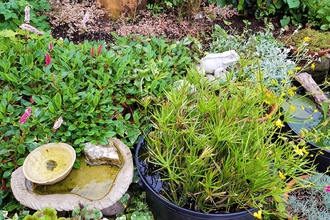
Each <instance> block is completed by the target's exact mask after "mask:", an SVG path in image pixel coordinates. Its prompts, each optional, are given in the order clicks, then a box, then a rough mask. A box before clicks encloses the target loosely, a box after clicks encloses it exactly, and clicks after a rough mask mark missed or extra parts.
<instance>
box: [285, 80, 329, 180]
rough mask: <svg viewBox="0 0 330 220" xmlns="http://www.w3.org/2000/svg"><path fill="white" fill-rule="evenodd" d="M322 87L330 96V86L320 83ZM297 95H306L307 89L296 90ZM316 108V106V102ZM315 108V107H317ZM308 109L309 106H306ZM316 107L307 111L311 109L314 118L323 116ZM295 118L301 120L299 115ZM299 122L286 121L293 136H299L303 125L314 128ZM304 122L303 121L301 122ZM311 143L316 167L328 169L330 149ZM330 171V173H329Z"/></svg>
mask: <svg viewBox="0 0 330 220" xmlns="http://www.w3.org/2000/svg"><path fill="white" fill-rule="evenodd" d="M320 87H321V88H322V90H323V91H325V92H327V94H328V96H329V90H330V88H329V87H325V86H324V85H320ZM296 93H297V95H301V96H304V95H306V91H305V90H304V88H300V89H298V90H297V91H296ZM309 99H310V100H312V98H309ZM315 108H316V104H315ZM315 108H314V109H315ZM306 109H307V107H306ZM314 109H308V110H306V111H309V112H310V114H313V118H316V119H317V118H319V117H323V116H322V113H321V111H320V112H317V113H313V110H314ZM294 119H295V120H297V121H299V117H298V118H297V117H295V118H294ZM313 120H314V119H313ZM297 124H299V123H298V122H287V123H286V129H285V130H286V131H290V132H291V134H292V135H293V136H296V137H297V136H299V133H300V130H301V128H302V127H304V128H306V129H307V130H310V129H312V127H311V126H310V125H309V124H306V125H299V126H297ZM301 124H303V123H301ZM306 142H307V143H308V145H309V151H310V153H311V154H312V155H315V156H316V157H315V158H314V157H313V158H312V160H313V161H314V164H315V165H316V169H317V171H319V172H322V173H324V172H326V171H327V170H328V168H330V151H329V150H326V149H324V147H320V146H319V145H318V144H317V143H314V142H310V141H307V140H306ZM329 147H330V146H329ZM329 174H330V173H328V175H329Z"/></svg>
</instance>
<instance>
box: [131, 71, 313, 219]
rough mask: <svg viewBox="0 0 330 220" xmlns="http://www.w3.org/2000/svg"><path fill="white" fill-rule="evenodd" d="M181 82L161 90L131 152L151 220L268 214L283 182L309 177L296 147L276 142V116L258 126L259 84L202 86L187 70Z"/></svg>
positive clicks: (278, 136) (261, 112)
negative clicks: (161, 99) (148, 125)
mask: <svg viewBox="0 0 330 220" xmlns="http://www.w3.org/2000/svg"><path fill="white" fill-rule="evenodd" d="M186 80H187V81H188V82H189V83H186V84H185V85H186V86H182V87H181V88H177V89H173V90H170V91H168V92H167V99H166V101H164V103H163V104H162V105H161V106H160V108H159V110H158V111H155V112H152V114H153V123H154V127H153V129H152V130H151V131H150V132H149V133H148V134H146V135H145V137H144V139H141V141H140V142H139V145H138V147H137V151H136V158H135V159H136V163H137V169H138V172H139V174H140V176H141V180H142V183H143V184H144V187H145V189H146V190H147V195H148V197H149V206H150V208H151V210H152V211H153V213H154V215H155V217H156V218H157V219H158V218H159V219H169V218H171V219H188V218H189V219H205V218H211V219H212V218H213V219H254V218H255V217H257V218H261V212H263V213H264V214H265V215H273V214H274V213H276V212H277V211H276V207H280V206H281V204H282V202H283V201H282V199H281V196H282V195H283V192H284V188H285V179H286V178H287V177H297V176H299V175H301V174H302V173H305V172H307V173H308V172H310V167H311V166H310V163H311V162H309V161H307V160H303V158H304V157H306V155H302V156H301V155H298V154H297V151H296V149H297V148H299V149H300V148H301V146H295V144H294V143H293V142H286V141H283V140H285V139H284V138H285V134H281V133H279V132H277V128H278V127H281V126H282V124H281V121H280V119H279V117H280V116H279V115H278V114H274V115H273V116H272V117H269V118H268V120H265V121H263V122H262V123H261V122H259V121H258V119H259V118H260V117H261V116H262V115H264V114H265V111H266V109H267V106H265V105H264V103H263V102H260V100H264V99H265V97H264V96H265V93H263V92H259V93H255V91H256V88H258V89H260V91H263V89H265V88H264V87H263V86H262V83H259V84H258V83H257V84H254V85H249V86H247V87H246V88H245V89H246V90H245V92H244V93H237V89H238V88H241V86H242V84H241V83H240V82H233V81H231V82H228V83H227V84H224V85H222V84H216V83H210V82H209V81H208V80H206V79H203V78H201V77H199V76H198V74H193V73H191V72H190V73H188V78H187V79H186ZM191 86H194V87H195V92H193V93H192V92H191ZM254 93H255V94H254ZM252 94H254V95H252ZM276 101H279V100H276ZM308 167H309V168H308ZM147 201H148V200H147ZM162 204H166V211H164V210H163V209H165V208H164V206H163V205H162ZM169 204H171V205H169ZM282 205H283V204H282ZM276 214H279V215H281V214H280V212H278V213H276Z"/></svg>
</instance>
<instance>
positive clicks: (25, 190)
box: [10, 138, 134, 216]
mask: <svg viewBox="0 0 330 220" xmlns="http://www.w3.org/2000/svg"><path fill="white" fill-rule="evenodd" d="M108 140H109V146H104V147H105V148H110V147H111V146H115V147H116V148H117V150H118V153H119V154H120V155H121V156H120V161H121V167H120V168H119V167H118V166H114V167H115V168H116V169H120V171H119V173H118V174H117V176H116V177H115V180H114V181H113V184H112V185H111V189H110V191H109V192H108V193H107V194H106V195H105V196H104V197H103V198H101V199H90V198H85V197H84V196H79V195H77V194H74V193H64V194H63V193H60V194H59V193H55V194H50V193H49V194H39V193H36V192H35V191H31V190H30V189H29V187H28V186H27V185H28V184H27V183H28V182H29V181H26V178H25V177H24V174H23V169H22V168H23V166H21V167H19V168H17V169H16V170H15V171H14V172H13V173H12V175H11V181H10V183H11V189H12V192H13V194H14V196H15V198H16V199H17V200H18V201H19V202H20V203H21V204H22V205H24V206H26V207H29V208H31V209H34V210H41V209H44V208H46V207H52V208H54V209H55V210H57V211H72V210H73V209H74V208H75V207H76V206H78V204H79V203H81V204H85V205H88V210H93V209H100V210H102V213H103V214H104V215H108V216H111V215H116V214H117V213H119V212H118V210H119V209H121V208H124V207H123V205H122V203H121V202H118V200H119V199H120V198H121V197H122V196H123V195H124V194H125V193H126V192H127V190H128V188H129V186H130V184H131V182H132V179H133V173H134V167H133V159H132V153H131V150H130V148H128V147H127V146H126V145H125V144H124V143H123V142H122V141H120V140H119V139H117V138H110V139H108ZM99 155H101V156H102V155H103V154H99ZM100 159H101V160H102V161H103V157H100ZM106 166H110V165H106ZM71 173H72V172H70V174H71ZM109 177H110V176H109ZM68 178H70V176H68ZM66 180H67V179H66ZM66 180H63V181H66ZM61 183H62V182H61ZM58 184H60V183H58ZM45 187H49V186H45ZM122 211H123V209H121V212H122Z"/></svg>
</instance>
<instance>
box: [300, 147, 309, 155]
mask: <svg viewBox="0 0 330 220" xmlns="http://www.w3.org/2000/svg"><path fill="white" fill-rule="evenodd" d="M301 150H302V151H303V152H304V154H306V155H307V154H309V152H308V151H307V150H306V148H305V147H303V148H302V149H301Z"/></svg>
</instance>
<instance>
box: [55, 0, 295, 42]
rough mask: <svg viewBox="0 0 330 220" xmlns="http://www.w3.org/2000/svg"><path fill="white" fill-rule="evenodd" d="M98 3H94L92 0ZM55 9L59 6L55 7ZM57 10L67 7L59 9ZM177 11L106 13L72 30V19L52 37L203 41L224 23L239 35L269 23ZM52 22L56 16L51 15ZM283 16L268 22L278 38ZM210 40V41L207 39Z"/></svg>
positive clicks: (252, 19) (263, 27)
mask: <svg viewBox="0 0 330 220" xmlns="http://www.w3.org/2000/svg"><path fill="white" fill-rule="evenodd" d="M91 4H94V3H91ZM84 7H89V6H80V10H81V11H87V10H88V9H87V8H86V9H84ZM52 10H53V11H55V8H54V9H52ZM56 10H63V9H61V8H57V9H56ZM54 14H55V15H56V13H54ZM176 14H177V13H176V12H174V11H166V12H165V13H162V14H152V11H147V10H140V11H138V12H137V14H136V15H135V17H134V18H130V19H128V18H124V17H122V18H121V19H119V20H116V21H114V20H111V19H109V18H107V17H106V16H102V17H99V18H94V19H92V22H88V23H87V24H88V28H87V29H86V30H85V31H84V32H81V31H76V32H74V33H70V31H68V29H69V25H71V26H72V25H73V26H74V24H76V23H79V21H72V22H71V23H67V24H60V25H52V36H53V37H55V38H60V37H62V38H63V39H64V38H69V39H70V40H71V41H73V42H75V43H80V42H83V41H85V40H96V41H100V40H104V41H106V42H114V40H115V38H114V37H113V35H112V34H111V32H113V33H116V34H117V35H119V36H127V35H129V34H137V35H144V36H149V37H151V36H162V37H164V38H167V39H172V40H180V39H183V38H184V37H186V36H188V35H190V36H194V37H198V38H199V39H201V40H202V41H203V39H207V37H206V36H208V35H210V34H211V33H212V28H213V27H214V25H220V26H221V27H222V28H224V29H225V30H228V31H232V32H235V33H237V34H240V33H242V32H243V31H244V30H247V29H249V30H250V31H251V32H252V33H257V32H259V31H263V30H265V28H266V26H267V24H266V23H265V22H264V20H263V19H262V20H258V19H255V18H254V16H251V15H234V16H233V17H230V18H227V19H223V18H220V17H217V18H216V19H213V20H211V19H208V18H207V17H205V16H201V18H196V16H195V17H192V16H190V17H178V16H177V15H176ZM49 19H50V21H51V20H52V19H55V17H51V16H49ZM280 19H281V17H279V16H274V17H268V18H267V23H268V25H269V24H272V26H273V29H272V32H273V35H274V36H275V37H277V36H278V35H279V34H280V30H281V25H280ZM293 30H294V27H293V26H290V28H289V29H288V31H287V34H291V33H292V31H293ZM203 43H208V42H203Z"/></svg>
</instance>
